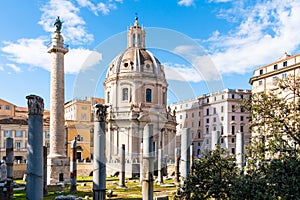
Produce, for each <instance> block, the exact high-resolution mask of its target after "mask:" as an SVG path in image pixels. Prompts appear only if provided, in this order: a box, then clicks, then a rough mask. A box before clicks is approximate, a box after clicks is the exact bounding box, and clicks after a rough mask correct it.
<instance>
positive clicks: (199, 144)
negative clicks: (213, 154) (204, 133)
mask: <svg viewBox="0 0 300 200" xmlns="http://www.w3.org/2000/svg"><path fill="white" fill-rule="evenodd" d="M198 146H199V147H200V146H201V143H200V142H198ZM199 150H200V149H199ZM198 154H199V153H198Z"/></svg>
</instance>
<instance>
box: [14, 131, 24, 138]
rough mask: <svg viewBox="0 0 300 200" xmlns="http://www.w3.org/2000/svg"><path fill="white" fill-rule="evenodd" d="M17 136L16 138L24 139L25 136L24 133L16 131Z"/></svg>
mask: <svg viewBox="0 0 300 200" xmlns="http://www.w3.org/2000/svg"><path fill="white" fill-rule="evenodd" d="M15 135H16V137H22V135H23V134H22V131H16V134H15Z"/></svg>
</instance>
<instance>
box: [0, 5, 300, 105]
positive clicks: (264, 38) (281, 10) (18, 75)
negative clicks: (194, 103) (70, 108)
mask: <svg viewBox="0 0 300 200" xmlns="http://www.w3.org/2000/svg"><path fill="white" fill-rule="evenodd" d="M136 14H137V16H138V17H139V24H140V25H142V26H144V27H145V30H146V34H147V35H146V37H147V39H148V40H146V46H147V44H149V45H150V47H152V46H151V45H153V47H156V48H153V49H150V50H151V51H152V52H153V53H154V54H155V55H156V57H157V58H158V59H159V60H160V61H161V63H162V64H164V66H165V69H166V76H167V79H168V82H169V85H170V86H169V87H170V95H169V103H173V102H175V101H181V100H184V99H188V98H192V97H193V96H199V95H202V94H203V93H208V92H212V91H214V90H217V89H219V88H221V87H224V88H241V89H250V88H251V86H250V85H249V84H248V80H249V78H250V77H251V76H252V73H253V70H254V69H255V68H256V67H259V66H261V65H265V64H267V63H271V62H273V61H275V60H277V59H279V58H280V57H281V56H282V55H283V53H284V52H288V53H290V54H297V53H299V44H300V37H299V36H298V34H299V32H300V30H298V29H300V27H299V26H298V25H299V24H300V2H299V1H298V0H285V1H284V3H282V1H281V0H268V1H264V0H258V1H252V0H163V1H154V0H128V1H127V0H107V1H102V0H28V1H19V0H10V1H0V19H1V27H2V28H1V31H0V81H1V82H0V83H1V95H0V98H2V99H4V100H7V101H10V102H12V103H14V104H16V105H18V106H26V100H25V96H26V95H28V94H37V95H40V96H42V97H43V98H44V99H45V106H46V108H49V107H50V106H49V95H50V92H49V91H50V80H49V79H50V72H49V70H50V55H49V54H47V53H46V52H47V48H46V45H47V44H48V43H49V42H50V40H51V34H52V32H53V31H54V27H53V22H54V20H55V18H56V17H57V16H60V17H61V19H62V20H63V22H64V23H63V29H62V34H63V36H64V38H65V43H67V44H68V45H70V51H69V53H68V54H66V56H65V72H66V76H65V90H66V97H65V100H66V101H68V100H71V99H72V98H82V97H84V96H89V95H93V96H98V97H103V86H102V82H103V80H104V77H105V75H104V73H105V69H106V66H107V62H109V58H113V57H114V56H116V54H117V53H118V52H120V51H121V50H123V49H125V48H126V41H125V40H126V35H125V34H126V32H124V31H126V30H127V29H128V27H129V26H130V25H132V24H133V23H134V18H135V16H136ZM151 27H152V28H151ZM160 34H161V35H162V37H161V38H160V37H157V36H159V35H160ZM168 34H171V35H173V36H174V37H169V38H168ZM154 36H155V37H154ZM181 36H182V37H183V36H184V40H185V42H186V44H189V45H190V44H191V43H192V42H195V43H196V44H194V46H193V47H196V49H197V52H196V53H195V48H193V49H191V48H187V47H188V45H182V44H180V45H178V46H176V44H179V43H180V42H181V41H180V39H178V38H180V37H181ZM176 38H177V39H176ZM120 39H121V41H120ZM116 40H117V41H116ZM169 40H170V41H169ZM168 42H171V43H172V45H173V46H172V45H170V46H165V45H167V43H168ZM163 43H165V44H163ZM111 44H113V45H111ZM160 44H161V45H160ZM161 46H162V47H163V48H161ZM183 47H184V48H183ZM189 47H190V46H189ZM111 48H114V50H115V51H112V50H111ZM104 51H105V52H110V51H111V53H110V54H109V56H107V54H105V52H104ZM91 55H92V56H91ZM104 55H105V56H104ZM185 56H186V57H185ZM197 65H199V67H200V68H197ZM98 69H99V71H98ZM195 69H196V71H195ZM197 69H199V70H198V71H197ZM89 70H90V72H93V70H96V71H97V72H96V71H94V74H93V75H91V74H92V73H90V75H89V76H88V77H86V74H88V73H87V71H89ZM212 74H213V75H212ZM209 75H211V76H209ZM91 76H93V77H91ZM216 77H217V78H216ZM88 79H89V81H93V82H94V83H93V84H94V85H92V86H88V85H87V86H84V87H89V88H88V89H87V88H84V89H83V90H79V89H78V87H79V86H78V85H80V86H81V85H84V83H85V82H87V80H88ZM214 82H217V84H219V86H218V87H214V88H213V89H212V87H210V86H209V85H210V84H211V83H214ZM220 83H223V84H220ZM187 87H190V88H191V91H192V92H191V94H189V95H187V94H185V92H186V91H187V90H186V88H187ZM89 90H90V91H89ZM86 91H89V92H87V93H85V92H86Z"/></svg>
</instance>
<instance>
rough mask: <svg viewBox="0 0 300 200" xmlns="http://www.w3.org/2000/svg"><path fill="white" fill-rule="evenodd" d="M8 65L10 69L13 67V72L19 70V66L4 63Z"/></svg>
mask: <svg viewBox="0 0 300 200" xmlns="http://www.w3.org/2000/svg"><path fill="white" fill-rule="evenodd" d="M6 65H7V66H8V67H10V68H11V69H13V70H14V71H15V72H21V71H22V70H21V68H20V67H17V66H16V65H15V64H6Z"/></svg>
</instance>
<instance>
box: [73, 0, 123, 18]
mask: <svg viewBox="0 0 300 200" xmlns="http://www.w3.org/2000/svg"><path fill="white" fill-rule="evenodd" d="M122 2H123V1H122V0H115V1H112V0H111V1H109V2H108V3H103V2H99V3H97V4H94V3H93V2H91V1H90V0H77V3H78V4H79V5H80V6H81V7H87V8H88V9H90V10H91V11H93V12H94V14H95V15H98V12H99V11H100V12H101V13H102V14H104V15H107V14H109V12H110V11H111V10H114V9H116V8H117V5H116V3H122Z"/></svg>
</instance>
